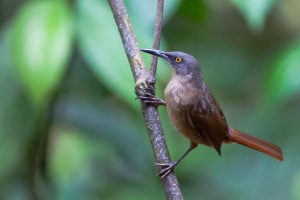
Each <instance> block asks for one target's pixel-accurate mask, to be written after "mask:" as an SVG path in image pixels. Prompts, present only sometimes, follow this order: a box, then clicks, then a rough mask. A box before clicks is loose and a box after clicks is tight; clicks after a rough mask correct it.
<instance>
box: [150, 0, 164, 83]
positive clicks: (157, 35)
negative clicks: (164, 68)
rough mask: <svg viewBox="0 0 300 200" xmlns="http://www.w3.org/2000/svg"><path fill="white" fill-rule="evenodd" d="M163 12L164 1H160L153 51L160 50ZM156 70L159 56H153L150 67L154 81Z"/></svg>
mask: <svg viewBox="0 0 300 200" xmlns="http://www.w3.org/2000/svg"><path fill="white" fill-rule="evenodd" d="M163 11H164V0H158V1H157V8H156V23H155V29H154V41H153V46H152V48H153V49H159V45H160V37H161V30H162V24H163ZM156 69H157V56H152V59H151V65H150V73H151V76H152V78H153V79H154V80H155V77H156Z"/></svg>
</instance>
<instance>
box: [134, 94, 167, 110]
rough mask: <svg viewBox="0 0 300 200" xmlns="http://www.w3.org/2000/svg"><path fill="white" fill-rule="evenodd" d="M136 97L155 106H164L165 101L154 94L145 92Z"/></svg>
mask: <svg viewBox="0 0 300 200" xmlns="http://www.w3.org/2000/svg"><path fill="white" fill-rule="evenodd" d="M136 99H140V100H141V101H143V102H144V103H146V104H152V105H155V106H157V107H158V106H160V105H163V106H166V103H165V102H164V100H162V99H160V98H158V97H156V96H155V95H153V94H151V93H146V94H145V95H143V96H137V97H136Z"/></svg>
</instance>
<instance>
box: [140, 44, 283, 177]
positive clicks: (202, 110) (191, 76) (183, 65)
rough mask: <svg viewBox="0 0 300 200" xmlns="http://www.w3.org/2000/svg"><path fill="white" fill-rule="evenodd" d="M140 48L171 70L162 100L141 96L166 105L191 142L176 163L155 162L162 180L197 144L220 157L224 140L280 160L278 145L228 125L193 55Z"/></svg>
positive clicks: (145, 99) (174, 122) (178, 126)
mask: <svg viewBox="0 0 300 200" xmlns="http://www.w3.org/2000/svg"><path fill="white" fill-rule="evenodd" d="M140 51H142V52H145V53H148V54H152V55H154V56H157V57H159V58H162V59H163V60H165V61H166V62H167V63H168V64H169V65H170V66H171V68H172V71H173V74H172V77H171V79H170V81H169V83H168V84H167V86H166V88H165V90H164V96H165V101H163V100H161V99H159V98H157V97H156V96H155V95H151V94H148V95H145V96H143V97H141V98H140V99H142V100H144V101H145V102H146V103H153V104H159V105H165V106H166V108H167V112H168V115H169V117H170V120H171V122H172V124H173V125H174V127H175V129H176V130H177V131H178V132H180V133H181V134H183V135H184V136H185V137H186V138H187V139H188V140H189V141H190V146H189V148H188V150H187V151H186V152H185V153H184V154H183V155H182V156H181V157H180V158H179V160H177V161H176V162H171V163H156V165H158V166H161V171H160V172H159V173H158V176H160V178H161V179H162V180H163V179H164V178H166V176H168V175H169V174H170V173H171V172H172V171H173V170H174V168H175V167H176V166H177V165H178V163H179V162H180V161H181V160H182V159H183V158H184V157H185V156H186V155H187V154H189V153H190V152H191V151H192V150H193V149H195V148H196V147H197V146H198V145H199V144H203V145H206V146H209V147H213V148H214V149H215V150H216V151H217V153H218V154H219V155H220V156H221V146H222V144H223V143H238V144H241V145H243V146H246V147H249V148H251V149H254V150H257V151H259V152H262V153H264V154H267V155H269V156H271V157H273V158H275V159H277V160H279V161H283V153H282V150H281V148H280V147H278V146H276V145H274V144H272V143H270V142H267V141H264V140H262V139H259V138H256V137H254V136H251V135H249V134H246V133H244V132H242V131H239V130H237V129H234V128H231V127H229V126H228V124H227V121H226V118H225V116H224V114H223V111H222V109H221V107H220V105H219V104H218V102H217V100H216V99H215V97H214V96H213V94H212V93H211V92H210V90H209V88H208V87H207V85H206V83H205V82H204V80H203V76H202V72H201V68H200V65H199V63H198V61H197V60H196V59H195V58H194V57H193V56H191V55H189V54H187V53H184V52H179V51H172V52H164V51H161V50H155V49H140Z"/></svg>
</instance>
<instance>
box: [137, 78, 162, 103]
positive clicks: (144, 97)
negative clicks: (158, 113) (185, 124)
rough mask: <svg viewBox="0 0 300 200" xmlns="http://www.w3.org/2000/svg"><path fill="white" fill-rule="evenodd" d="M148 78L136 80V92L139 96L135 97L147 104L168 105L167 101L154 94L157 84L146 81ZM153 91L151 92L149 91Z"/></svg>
mask: <svg viewBox="0 0 300 200" xmlns="http://www.w3.org/2000/svg"><path fill="white" fill-rule="evenodd" d="M146 82H147V81H146V79H141V80H138V81H137V82H136V87H135V93H136V95H137V97H136V98H135V99H139V100H141V101H142V102H144V103H145V104H148V105H149V104H150V105H153V106H156V107H158V106H161V105H163V106H166V103H165V102H164V100H162V99H160V98H158V97H156V96H155V95H154V93H155V92H154V91H155V85H154V82H153V83H152V82H151V83H148V84H147V83H146ZM149 91H151V92H149Z"/></svg>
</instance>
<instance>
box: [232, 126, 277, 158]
mask: <svg viewBox="0 0 300 200" xmlns="http://www.w3.org/2000/svg"><path fill="white" fill-rule="evenodd" d="M229 129H230V131H229V135H228V140H229V142H236V143H238V144H241V145H244V146H246V147H249V148H251V149H254V150H257V151H260V152H262V153H265V154H267V155H269V156H271V157H273V158H275V159H277V160H279V161H283V155H282V151H281V149H280V148H279V147H278V146H276V145H274V144H272V143H270V142H267V141H264V140H261V139H258V138H256V137H254V136H251V135H248V134H246V133H243V132H241V131H239V130H236V129H233V128H229Z"/></svg>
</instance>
